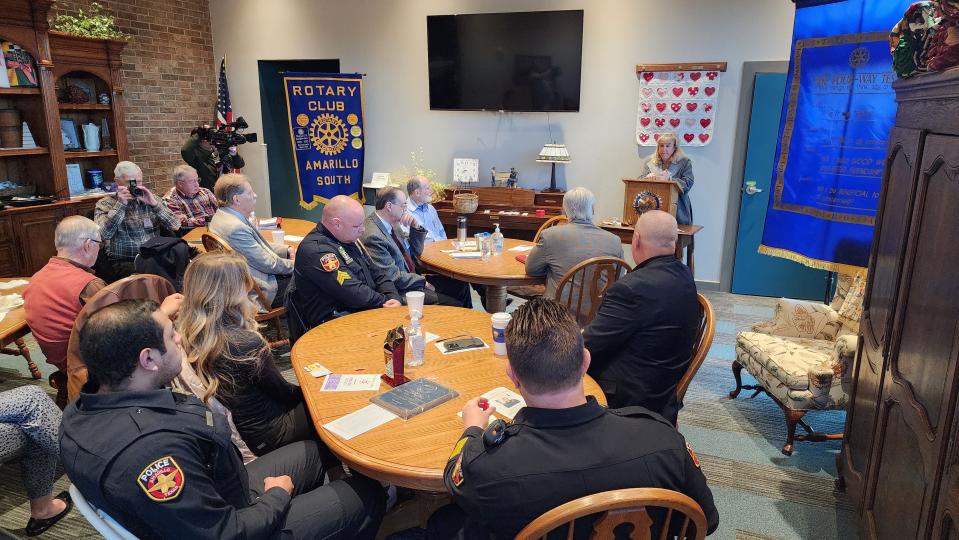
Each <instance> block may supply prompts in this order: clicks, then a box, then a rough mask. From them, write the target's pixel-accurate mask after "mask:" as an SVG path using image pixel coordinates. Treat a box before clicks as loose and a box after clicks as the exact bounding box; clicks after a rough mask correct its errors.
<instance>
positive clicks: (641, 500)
mask: <svg viewBox="0 0 959 540" xmlns="http://www.w3.org/2000/svg"><path fill="white" fill-rule="evenodd" d="M651 507H652V508H663V509H665V510H666V517H665V519H664V520H663V523H662V532H661V533H660V535H659V538H658V540H666V538H672V537H670V536H669V534H668V533H669V526H668V524H669V523H671V521H672V519H673V513H674V512H678V513H679V514H682V515H683V522H682V525H681V528H680V530H679V536H678V537H677V538H681V539H695V540H703V538H706V515H705V514H703V510H702V508H700V507H699V504H697V503H696V501H694V500H692V499H690V498H689V497H687V496H686V495H683V494H682V493H679V492H676V491H672V490H669V489H660V488H629V489H615V490H613V491H604V492H602V493H597V494H595V495H587V496H585V497H580V498H579V499H576V500H573V501H570V502H568V503H566V504H563V505H560V506H557V507H556V508H554V509H552V510H550V511H549V512H546V513H545V514H543V515H542V516H540V517H538V518H536V519H535V520H533V521H532V523H530V524H529V525H527V526H526V527H524V528H523V530H521V531H520V532H519V534H517V535H516V540H532V539H534V538H546V535H547V534H548V533H549V532H550V531H552V530H554V529H556V528H558V527H560V526H563V525H567V524H568V525H569V534H568V535H567V538H570V539H571V538H573V532H574V527H575V523H576V520H577V519H579V518H581V517H584V516H589V515H592V514H597V513H600V512H602V515H601V516H600V517H599V519H597V520H596V522H595V523H593V534H592V535H591V536H590V538H592V539H600V538H613V536H614V535H613V529H615V528H616V527H618V526H620V525H622V524H624V523H631V524H633V526H634V528H633V530H632V533H631V536H630V538H633V539H636V540H652V525H653V520H652V518H650V517H649V513H648V512H647V508H651ZM690 521H692V522H693V529H694V530H692V531H690V530H689V522H690Z"/></svg>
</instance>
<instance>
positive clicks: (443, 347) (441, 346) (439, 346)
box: [436, 340, 489, 354]
mask: <svg viewBox="0 0 959 540" xmlns="http://www.w3.org/2000/svg"><path fill="white" fill-rule="evenodd" d="M447 341H452V340H443V341H441V342H439V343H437V344H436V348H437V349H439V351H440V352H441V353H443V354H456V353H461V352H468V351H481V350H483V349H489V345H487V344H486V342H485V341H483V346H482V347H471V348H469V349H460V350H458V351H447V350H446V342H447ZM480 341H482V340H480Z"/></svg>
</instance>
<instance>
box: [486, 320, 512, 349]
mask: <svg viewBox="0 0 959 540" xmlns="http://www.w3.org/2000/svg"><path fill="white" fill-rule="evenodd" d="M512 318H513V316H512V315H510V314H509V313H503V312H500V313H494V314H493V315H492V316H490V321H492V323H493V354H495V355H496V356H506V325H507V324H509V321H510V320H511V319H512Z"/></svg>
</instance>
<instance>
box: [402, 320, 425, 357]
mask: <svg viewBox="0 0 959 540" xmlns="http://www.w3.org/2000/svg"><path fill="white" fill-rule="evenodd" d="M414 315H415V313H414ZM406 341H407V342H408V343H409V344H410V354H408V355H407V356H406V365H408V366H410V367H416V366H422V365H423V360H424V358H423V357H424V355H425V350H424V349H425V348H426V335H425V334H424V333H423V329H422V328H420V318H419V317H417V316H413V317H411V318H410V331H409V332H408V333H407V335H406Z"/></svg>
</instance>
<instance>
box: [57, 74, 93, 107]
mask: <svg viewBox="0 0 959 540" xmlns="http://www.w3.org/2000/svg"><path fill="white" fill-rule="evenodd" d="M70 86H76V87H77V88H79V89H80V90H82V91H83V92H84V93H85V94H86V95H87V100H86V101H74V100H72V99H68V100H67V102H68V103H96V102H97V83H96V82H94V80H93V79H88V78H75V77H64V79H63V91H64V94H65V95H69V94H68V92H67V89H68V88H69V87H70Z"/></svg>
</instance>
